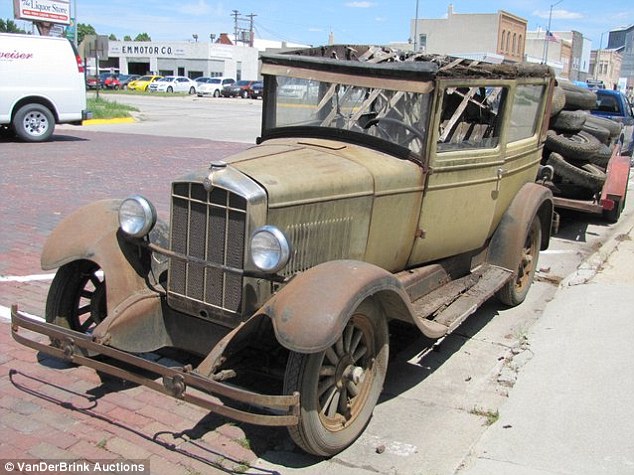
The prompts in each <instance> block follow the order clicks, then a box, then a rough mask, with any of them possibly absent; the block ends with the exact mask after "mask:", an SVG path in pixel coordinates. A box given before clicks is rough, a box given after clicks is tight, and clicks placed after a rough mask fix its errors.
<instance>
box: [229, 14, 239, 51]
mask: <svg viewBox="0 0 634 475" xmlns="http://www.w3.org/2000/svg"><path fill="white" fill-rule="evenodd" d="M231 16H233V43H234V44H236V45H237V44H238V17H239V16H240V12H239V11H238V10H233V14H232V15H231Z"/></svg>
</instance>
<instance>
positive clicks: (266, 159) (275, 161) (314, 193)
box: [206, 139, 424, 208]
mask: <svg viewBox="0 0 634 475" xmlns="http://www.w3.org/2000/svg"><path fill="white" fill-rule="evenodd" d="M225 162H226V163H227V164H228V165H229V166H231V167H233V168H235V169H237V170H239V171H241V172H242V173H244V174H245V175H247V176H249V177H250V178H251V179H253V180H254V181H256V182H257V183H259V184H260V185H261V186H262V187H263V188H264V189H265V190H266V192H267V196H268V202H269V207H275V208H279V207H285V206H292V205H296V204H308V203H316V202H319V201H324V200H342V199H346V198H353V197H361V196H369V195H374V194H386V193H397V192H403V191H404V190H406V191H412V190H416V189H421V190H422V187H423V178H424V175H423V170H422V169H421V168H420V167H419V166H418V165H416V164H414V163H412V162H409V161H407V160H401V159H398V158H395V157H392V156H390V155H387V154H384V153H381V152H377V151H374V150H370V149H368V148H365V147H361V146H357V145H352V144H345V143H341V142H335V141H329V140H322V139H303V140H302V139H275V140H268V141H266V142H264V143H263V144H261V145H258V146H255V147H252V148H250V149H247V150H245V151H243V152H241V153H239V154H237V155H234V156H232V157H229V158H228V159H226V160H225ZM208 173H209V171H208V170H207V171H206V174H208Z"/></svg>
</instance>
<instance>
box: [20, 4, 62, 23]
mask: <svg viewBox="0 0 634 475" xmlns="http://www.w3.org/2000/svg"><path fill="white" fill-rule="evenodd" d="M13 11H14V14H15V18H17V19H18V20H31V21H41V22H49V23H59V24H62V25H69V24H70V2H68V1H63V0H13Z"/></svg>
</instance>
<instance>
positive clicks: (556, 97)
mask: <svg viewBox="0 0 634 475" xmlns="http://www.w3.org/2000/svg"><path fill="white" fill-rule="evenodd" d="M565 105H566V93H565V92H564V90H563V89H562V88H560V87H559V86H556V87H555V89H554V90H553V100H552V103H551V106H550V116H551V117H554V116H556V115H557V114H559V113H560V112H561V111H562V110H563V108H564V106H565Z"/></svg>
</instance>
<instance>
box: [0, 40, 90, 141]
mask: <svg viewBox="0 0 634 475" xmlns="http://www.w3.org/2000/svg"><path fill="white" fill-rule="evenodd" d="M0 69H1V70H2V72H1V73H0V77H1V79H0V128H2V129H9V130H10V132H12V133H14V134H16V135H17V136H18V137H19V138H20V139H21V140H24V141H27V142H42V141H46V140H48V139H49V138H50V137H51V135H52V134H53V131H54V130H55V124H73V125H81V123H82V120H83V119H88V118H90V117H91V114H90V112H88V110H87V109H86V87H87V83H86V77H85V72H84V63H83V61H82V59H81V56H80V55H79V53H78V52H77V49H76V48H75V46H74V45H73V44H72V43H71V42H70V41H68V40H67V39H66V38H55V37H51V36H35V35H20V34H12V33H11V34H6V33H0Z"/></svg>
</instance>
